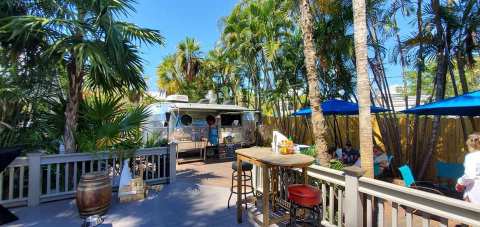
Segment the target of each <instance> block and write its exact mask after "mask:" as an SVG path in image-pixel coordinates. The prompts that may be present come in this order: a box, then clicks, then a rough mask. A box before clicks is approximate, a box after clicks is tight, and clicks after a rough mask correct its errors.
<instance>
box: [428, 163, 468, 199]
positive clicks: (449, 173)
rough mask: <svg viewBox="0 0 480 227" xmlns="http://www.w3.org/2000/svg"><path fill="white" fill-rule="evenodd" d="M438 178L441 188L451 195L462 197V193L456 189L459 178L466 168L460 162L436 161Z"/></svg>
mask: <svg viewBox="0 0 480 227" xmlns="http://www.w3.org/2000/svg"><path fill="white" fill-rule="evenodd" d="M435 169H436V176H435V177H436V178H437V180H438V182H439V185H438V187H439V189H440V191H442V192H443V193H445V194H447V195H448V196H449V197H453V198H457V199H462V197H463V195H462V193H459V192H457V191H456V190H455V184H456V182H457V179H458V178H460V177H462V175H463V173H464V171H465V168H464V166H463V165H462V164H459V163H448V162H441V161H439V162H436V163H435Z"/></svg>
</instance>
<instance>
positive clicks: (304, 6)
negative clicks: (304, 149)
mask: <svg viewBox="0 0 480 227" xmlns="http://www.w3.org/2000/svg"><path fill="white" fill-rule="evenodd" d="M299 4H300V5H299V7H300V13H301V16H300V27H301V28H302V32H303V45H304V48H303V53H304V55H305V66H306V69H307V77H308V87H309V92H308V98H309V100H310V106H311V108H312V118H311V120H312V128H313V136H314V138H315V148H316V150H317V159H318V160H319V162H320V165H322V166H328V165H329V161H330V160H329V156H328V153H327V149H328V145H327V141H326V139H325V135H326V133H327V127H326V125H325V117H324V116H323V112H322V106H321V102H320V88H319V87H318V85H319V84H318V77H317V70H316V60H317V59H316V51H315V46H314V42H313V17H312V14H311V12H310V4H309V1H308V0H301V1H300V2H299Z"/></svg>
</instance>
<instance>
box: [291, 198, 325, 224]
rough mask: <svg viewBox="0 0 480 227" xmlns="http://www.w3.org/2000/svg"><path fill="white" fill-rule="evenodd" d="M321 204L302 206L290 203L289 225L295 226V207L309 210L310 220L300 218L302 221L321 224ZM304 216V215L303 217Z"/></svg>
mask: <svg viewBox="0 0 480 227" xmlns="http://www.w3.org/2000/svg"><path fill="white" fill-rule="evenodd" d="M321 206H322V205H321V204H320V205H316V206H313V207H302V206H299V205H297V204H295V203H292V202H291V203H290V223H289V226H290V227H295V226H296V225H297V209H300V208H301V209H307V210H310V211H311V216H312V220H302V221H301V222H302V223H308V224H310V225H311V226H319V227H320V226H322V225H321V223H320V221H321V220H322V217H323V216H322V215H323V214H322V207H321ZM305 218H306V217H305Z"/></svg>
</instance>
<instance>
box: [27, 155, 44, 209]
mask: <svg viewBox="0 0 480 227" xmlns="http://www.w3.org/2000/svg"><path fill="white" fill-rule="evenodd" d="M41 155H42V153H39V152H36V153H28V154H27V157H28V206H29V207H34V206H38V205H39V204H40V194H41V190H42V185H41V182H40V181H41V160H40V159H41Z"/></svg>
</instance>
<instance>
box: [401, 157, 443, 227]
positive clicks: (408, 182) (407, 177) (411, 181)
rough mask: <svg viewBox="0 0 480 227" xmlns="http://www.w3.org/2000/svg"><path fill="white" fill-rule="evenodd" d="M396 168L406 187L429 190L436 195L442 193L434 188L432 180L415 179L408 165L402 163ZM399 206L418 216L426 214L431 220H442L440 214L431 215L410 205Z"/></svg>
mask: <svg viewBox="0 0 480 227" xmlns="http://www.w3.org/2000/svg"><path fill="white" fill-rule="evenodd" d="M398 170H399V171H400V174H401V175H402V178H403V181H404V182H405V186H406V187H409V188H412V189H417V190H421V191H425V192H430V193H433V194H437V195H444V193H442V192H441V191H440V190H438V189H437V188H436V186H435V184H433V183H432V182H428V181H416V180H415V177H414V176H413V173H412V170H411V169H410V166H408V165H403V166H401V167H399V168H398ZM400 207H402V208H403V209H404V210H410V211H411V212H412V214H415V215H417V216H420V217H421V216H424V215H427V216H429V217H430V219H431V220H435V221H439V222H440V221H441V220H443V218H442V217H440V216H437V215H432V214H429V213H427V212H424V211H421V210H417V209H415V208H412V207H406V206H404V205H400Z"/></svg>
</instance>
